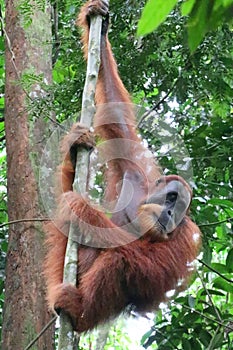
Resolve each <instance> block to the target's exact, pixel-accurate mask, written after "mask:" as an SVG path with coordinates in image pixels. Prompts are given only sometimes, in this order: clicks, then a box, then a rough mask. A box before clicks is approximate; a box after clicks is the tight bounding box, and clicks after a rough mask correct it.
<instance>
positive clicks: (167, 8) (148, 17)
mask: <svg viewBox="0 0 233 350" xmlns="http://www.w3.org/2000/svg"><path fill="white" fill-rule="evenodd" d="M177 1H178V0H166V1H164V0H149V1H148V2H147V3H146V6H145V7H144V9H143V12H142V17H141V19H140V20H139V23H138V32H137V34H138V35H145V34H148V33H151V32H152V31H153V30H154V29H156V28H157V27H158V26H159V25H160V24H161V23H162V22H163V21H164V20H165V19H166V17H167V15H168V14H169V12H171V10H172V9H173V8H174V6H175V5H176V3H177Z"/></svg>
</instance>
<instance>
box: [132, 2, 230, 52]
mask: <svg viewBox="0 0 233 350" xmlns="http://www.w3.org/2000/svg"><path fill="white" fill-rule="evenodd" d="M177 3H179V2H178V0H169V1H163V0H149V1H148V2H147V4H146V6H145V8H144V11H143V13H142V18H141V20H140V21H139V25H138V34H139V35H145V34H148V33H151V32H152V31H153V30H155V29H156V28H157V27H158V26H159V25H160V24H161V23H162V22H163V21H164V20H165V18H166V17H167V15H168V14H169V12H170V11H171V10H173V8H174V7H175V5H176V4H177ZM181 13H182V15H183V16H189V19H188V23H187V26H188V42H189V47H190V50H191V52H194V51H195V50H196V48H197V47H198V45H199V44H200V42H201V41H202V39H203V38H204V36H205V34H206V33H207V32H208V31H209V30H213V29H216V28H217V27H218V25H219V24H221V23H223V22H225V21H231V20H232V13H233V1H232V0H215V1H213V0H206V1H201V0H187V1H183V2H182V6H181Z"/></svg>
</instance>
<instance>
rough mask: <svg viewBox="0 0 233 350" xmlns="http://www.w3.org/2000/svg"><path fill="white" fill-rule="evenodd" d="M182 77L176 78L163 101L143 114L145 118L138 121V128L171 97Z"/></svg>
mask: <svg viewBox="0 0 233 350" xmlns="http://www.w3.org/2000/svg"><path fill="white" fill-rule="evenodd" d="M179 79H180V77H178V78H176V79H175V81H174V82H173V84H172V87H171V88H170V89H169V90H168V92H167V93H166V94H165V95H164V96H163V98H162V99H161V100H159V101H158V102H157V103H156V104H155V105H154V106H153V107H152V108H151V109H149V110H148V111H147V112H145V113H144V114H143V116H142V117H141V119H140V120H139V121H138V123H137V128H140V124H141V123H142V122H143V120H145V119H146V117H148V116H149V115H150V114H151V113H152V112H153V111H155V110H156V109H157V108H158V107H159V106H160V105H161V104H162V103H163V102H164V101H165V100H166V99H167V97H168V96H169V95H170V93H171V92H172V91H173V90H174V88H175V87H176V84H177V83H178V81H179Z"/></svg>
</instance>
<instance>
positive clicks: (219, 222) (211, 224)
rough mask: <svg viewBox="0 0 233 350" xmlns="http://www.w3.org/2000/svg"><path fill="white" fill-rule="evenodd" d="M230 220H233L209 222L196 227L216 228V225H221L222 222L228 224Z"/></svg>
mask: <svg viewBox="0 0 233 350" xmlns="http://www.w3.org/2000/svg"><path fill="white" fill-rule="evenodd" d="M232 220H233V218H227V219H225V220H221V221H215V222H209V223H208V224H200V225H198V227H206V226H216V225H219V224H223V223H224V222H228V221H232Z"/></svg>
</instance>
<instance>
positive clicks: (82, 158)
mask: <svg viewBox="0 0 233 350" xmlns="http://www.w3.org/2000/svg"><path fill="white" fill-rule="evenodd" d="M101 28H102V17H101V16H95V17H92V18H91V26H90V33H89V44H88V59H87V73H86V81H85V86H84V91H83V100H82V114H81V119H80V122H81V123H82V124H84V125H86V126H87V127H89V128H90V127H91V124H92V119H93V116H94V113H95V104H94V97H95V88H96V83H97V78H98V73H99V66H100V40H101ZM88 165H89V152H88V151H87V150H85V149H82V150H81V151H80V152H78V154H77V162H76V169H75V174H76V175H75V179H74V183H73V188H74V190H75V191H77V192H80V193H85V192H86V190H87V179H88ZM80 179H81V180H82V181H80ZM76 230H77V228H76V227H74V226H73V225H72V223H71V225H70V230H69V237H68V242H67V248H66V256H65V266H64V275H63V282H65V283H70V284H73V285H76V282H77V281H76V276H77V261H78V243H77V242H76V240H75V239H74V238H73V237H74V232H75V231H76ZM76 233H77V232H76ZM75 236H76V235H75ZM76 237H77V236H76ZM75 343H76V339H75V336H74V332H73V327H72V325H71V323H70V321H69V320H68V318H67V316H66V315H65V314H64V313H63V312H61V317H60V331H59V344H58V350H67V349H77V347H76V345H75Z"/></svg>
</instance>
